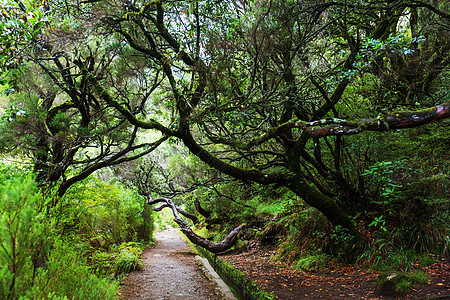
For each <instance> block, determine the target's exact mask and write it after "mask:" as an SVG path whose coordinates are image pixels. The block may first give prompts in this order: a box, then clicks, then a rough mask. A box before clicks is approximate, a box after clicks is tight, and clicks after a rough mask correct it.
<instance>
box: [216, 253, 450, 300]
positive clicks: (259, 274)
mask: <svg viewBox="0 0 450 300" xmlns="http://www.w3.org/2000/svg"><path fill="white" fill-rule="evenodd" d="M273 254H274V251H268V250H261V249H259V248H257V247H256V248H254V249H252V250H250V251H248V252H245V253H241V254H227V255H222V256H221V258H222V259H224V260H226V261H228V262H230V263H232V264H234V265H235V266H236V267H237V268H238V269H239V270H241V271H242V272H244V273H245V274H246V275H247V277H249V278H252V279H253V280H254V281H255V282H257V283H258V284H259V285H260V286H261V287H262V288H263V289H264V290H265V291H267V292H273V293H274V294H275V299H283V300H294V299H295V300H297V299H346V300H347V299H395V298H389V297H386V296H384V297H383V296H378V295H376V294H375V281H376V278H377V276H378V274H377V273H375V272H369V271H367V270H365V269H363V268H361V269H359V268H357V267H355V266H345V265H336V266H334V267H333V268H328V269H322V270H320V271H316V272H303V271H299V270H295V269H294V268H292V267H289V266H286V265H283V264H281V263H279V262H272V261H271V259H270V258H271V256H272V255H273ZM449 263H450V261H448V260H440V261H439V262H438V263H436V264H434V265H431V266H430V267H428V268H425V269H424V270H423V271H424V272H425V273H427V275H428V276H430V277H431V280H430V281H429V282H428V284H426V285H422V286H413V289H412V291H411V293H409V294H408V295H406V296H405V297H403V298H398V299H420V300H421V299H423V300H426V299H439V300H443V299H447V300H448V299H450V267H449V266H450V264H449Z"/></svg>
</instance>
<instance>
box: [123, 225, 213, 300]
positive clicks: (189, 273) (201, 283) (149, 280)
mask: <svg viewBox="0 0 450 300" xmlns="http://www.w3.org/2000/svg"><path fill="white" fill-rule="evenodd" d="M155 239H156V241H157V244H156V246H155V247H152V248H150V249H147V250H145V251H144V253H143V254H142V257H143V259H144V263H145V268H144V270H141V271H135V272H132V273H131V274H130V275H129V276H128V277H127V278H126V279H125V280H124V282H123V286H122V289H121V298H122V299H126V300H137V299H151V300H178V299H183V300H191V299H192V300H199V299H206V300H209V299H211V300H213V299H217V297H216V296H215V294H214V292H213V289H212V288H211V285H210V284H209V282H208V280H206V279H205V278H204V277H203V276H202V273H201V271H200V269H199V267H198V265H197V264H196V262H195V253H194V252H193V251H192V249H191V248H190V247H189V246H188V245H187V243H186V241H185V240H183V238H182V237H181V236H180V233H179V232H178V230H176V229H174V228H172V227H169V228H168V229H166V230H163V231H160V232H158V233H156V234H155Z"/></svg>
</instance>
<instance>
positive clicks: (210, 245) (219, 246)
mask: <svg viewBox="0 0 450 300" xmlns="http://www.w3.org/2000/svg"><path fill="white" fill-rule="evenodd" d="M156 203H163V204H162V205H161V206H159V207H158V208H156V209H158V210H161V209H163V208H165V207H170V208H171V209H172V212H173V216H174V220H175V222H176V223H177V224H178V226H180V229H181V231H182V232H183V233H184V235H185V236H186V237H187V238H188V239H189V240H190V241H191V242H192V243H194V244H196V245H198V246H201V247H203V248H205V249H206V250H208V251H211V252H213V253H220V252H224V251H226V250H228V249H230V248H231V247H232V246H233V245H234V244H235V243H236V239H237V235H238V233H239V232H240V231H241V229H242V228H244V227H245V224H244V225H240V226H238V227H236V228H235V229H233V230H232V231H231V232H230V234H228V236H227V237H226V238H225V239H224V240H223V241H221V242H219V243H214V242H211V241H210V240H208V239H206V238H204V237H202V236H199V235H197V234H196V233H195V232H194V231H193V230H192V229H191V227H189V225H188V224H187V223H186V221H184V220H183V218H181V216H180V214H179V213H178V209H177V207H176V206H175V204H173V202H172V200H170V199H168V198H157V199H152V197H151V196H150V194H149V195H148V202H147V204H150V205H153V204H156ZM156 209H155V210H156Z"/></svg>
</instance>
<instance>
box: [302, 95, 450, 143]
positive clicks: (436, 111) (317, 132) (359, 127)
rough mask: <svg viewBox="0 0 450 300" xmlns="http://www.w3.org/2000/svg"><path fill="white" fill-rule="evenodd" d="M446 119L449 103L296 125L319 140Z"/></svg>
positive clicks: (415, 125) (449, 107) (410, 126)
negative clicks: (377, 114)
mask: <svg viewBox="0 0 450 300" xmlns="http://www.w3.org/2000/svg"><path fill="white" fill-rule="evenodd" d="M446 118H450V101H447V102H445V103H444V104H442V105H437V106H435V107H431V108H426V109H422V110H418V111H403V112H393V113H390V114H388V115H385V116H381V117H378V118H376V119H364V120H359V121H347V120H342V119H336V118H333V119H325V120H319V121H314V122H308V123H303V124H297V125H298V126H299V127H303V128H304V129H305V132H307V133H308V134H309V135H310V136H311V137H314V138H320V137H325V136H329V135H352V134H358V133H361V132H364V131H389V130H394V129H402V128H413V127H419V126H422V125H425V124H428V123H431V122H434V121H438V120H442V119H446ZM316 126H317V127H316Z"/></svg>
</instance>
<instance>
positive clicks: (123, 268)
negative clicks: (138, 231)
mask: <svg viewBox="0 0 450 300" xmlns="http://www.w3.org/2000/svg"><path fill="white" fill-rule="evenodd" d="M119 251H120V252H119V254H118V255H117V257H116V260H115V272H114V273H115V275H116V276H118V275H120V274H122V273H130V272H131V271H134V270H137V269H140V268H143V267H144V263H143V261H142V260H141V258H140V256H141V254H142V248H141V247H140V246H139V245H138V244H136V243H133V242H131V243H126V244H122V245H120V246H119Z"/></svg>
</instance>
